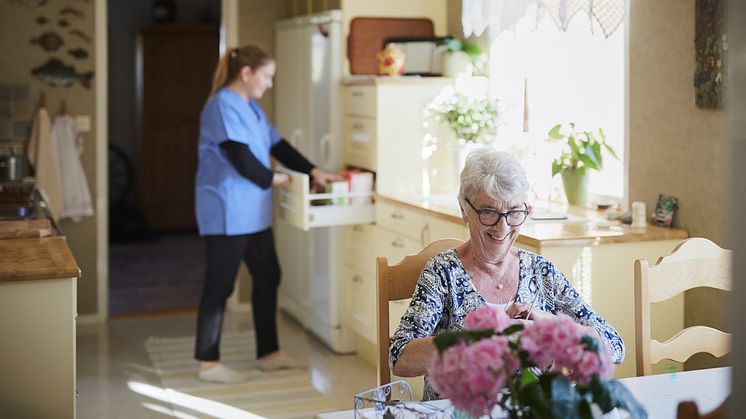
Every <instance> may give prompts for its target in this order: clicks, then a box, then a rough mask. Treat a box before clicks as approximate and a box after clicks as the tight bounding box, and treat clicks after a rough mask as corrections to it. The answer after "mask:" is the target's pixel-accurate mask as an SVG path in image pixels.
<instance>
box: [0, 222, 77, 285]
mask: <svg viewBox="0 0 746 419" xmlns="http://www.w3.org/2000/svg"><path fill="white" fill-rule="evenodd" d="M2 223H5V221H0V226H1V225H2ZM79 276H80V268H79V267H78V264H77V262H76V261H75V258H74V257H73V255H72V253H71V252H70V248H68V246H67V241H66V240H65V238H64V237H60V236H57V237H47V238H41V239H8V240H0V282H6V281H26V280H38V279H62V278H72V277H75V278H77V277H79Z"/></svg>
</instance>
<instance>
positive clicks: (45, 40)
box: [31, 31, 65, 52]
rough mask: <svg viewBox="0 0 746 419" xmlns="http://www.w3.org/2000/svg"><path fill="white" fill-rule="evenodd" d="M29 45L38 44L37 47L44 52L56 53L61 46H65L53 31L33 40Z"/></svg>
mask: <svg viewBox="0 0 746 419" xmlns="http://www.w3.org/2000/svg"><path fill="white" fill-rule="evenodd" d="M31 43H32V44H39V46H40V47H41V48H42V49H43V50H44V51H46V52H54V51H57V50H58V49H60V47H61V46H63V45H65V41H63V40H62V37H60V36H59V35H57V32H54V31H47V32H44V33H43V34H41V35H40V36H39V37H38V38H33V39H32V40H31Z"/></svg>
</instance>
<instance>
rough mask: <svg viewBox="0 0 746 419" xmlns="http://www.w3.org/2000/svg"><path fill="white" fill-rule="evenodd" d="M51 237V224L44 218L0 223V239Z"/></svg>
mask: <svg viewBox="0 0 746 419" xmlns="http://www.w3.org/2000/svg"><path fill="white" fill-rule="evenodd" d="M51 235H52V223H51V222H50V221H49V220H48V219H46V218H39V219H30V220H6V221H0V239H24V238H40V237H48V236H51Z"/></svg>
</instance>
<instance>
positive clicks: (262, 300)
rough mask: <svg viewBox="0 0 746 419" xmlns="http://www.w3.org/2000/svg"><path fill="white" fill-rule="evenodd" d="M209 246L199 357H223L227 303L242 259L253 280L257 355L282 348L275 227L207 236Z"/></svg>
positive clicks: (197, 346) (278, 267)
mask: <svg viewBox="0 0 746 419" xmlns="http://www.w3.org/2000/svg"><path fill="white" fill-rule="evenodd" d="M205 249H206V255H205V256H206V258H205V259H206V264H207V267H206V272H205V283H204V286H203V288H202V298H201V299H200V302H199V314H198V315H197V344H196V349H195V355H194V356H195V358H197V359H198V360H200V361H217V360H219V359H220V350H219V347H220V333H221V331H222V328H223V317H224V315H225V302H226V301H227V299H228V297H229V296H230V295H231V293H232V292H233V287H234V283H235V280H236V274H237V273H238V266H239V264H240V263H241V260H243V261H244V263H245V264H246V267H247V268H248V269H249V273H250V274H251V279H252V288H251V308H252V310H253V314H254V329H255V330H256V354H257V357H258V358H261V357H262V356H264V355H267V354H270V353H272V352H274V351H276V350H278V348H279V346H278V343H277V322H276V311H277V287H278V286H279V285H280V264H279V262H278V261H277V252H276V251H275V241H274V238H273V237H272V229H271V228H269V229H267V230H264V231H260V232H258V233H254V234H247V235H240V236H205Z"/></svg>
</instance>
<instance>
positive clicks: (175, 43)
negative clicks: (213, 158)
mask: <svg viewBox="0 0 746 419" xmlns="http://www.w3.org/2000/svg"><path fill="white" fill-rule="evenodd" d="M218 41H219V36H218V29H217V28H216V27H215V26H213V25H208V24H200V23H177V24H166V25H160V26H154V27H151V28H146V29H143V30H142V31H141V32H140V33H139V36H138V44H137V45H138V47H137V80H138V83H137V89H138V120H139V123H140V124H139V129H140V135H139V141H138V143H137V146H138V147H137V148H138V156H139V162H138V165H137V166H138V171H137V174H138V183H137V184H138V188H139V197H140V204H141V205H142V208H143V210H144V212H145V216H146V217H147V220H148V223H149V225H150V227H151V228H153V229H155V230H172V229H193V228H195V227H196V221H195V216H194V178H195V174H196V172H197V140H198V136H199V116H200V112H201V110H202V106H203V105H204V103H205V101H206V100H207V97H208V94H209V93H210V88H211V84H212V73H213V70H214V68H215V64H216V63H217V61H218Z"/></svg>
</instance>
